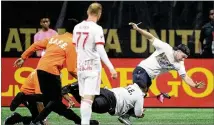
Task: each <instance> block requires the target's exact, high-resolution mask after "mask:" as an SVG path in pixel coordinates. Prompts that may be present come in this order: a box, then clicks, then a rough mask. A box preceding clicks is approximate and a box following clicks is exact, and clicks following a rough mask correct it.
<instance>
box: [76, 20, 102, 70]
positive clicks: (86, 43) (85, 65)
mask: <svg viewBox="0 0 214 125" xmlns="http://www.w3.org/2000/svg"><path fill="white" fill-rule="evenodd" d="M73 43H74V44H75V45H76V50H77V63H78V64H77V68H78V71H89V70H94V69H95V70H101V68H102V67H101V61H100V56H99V54H98V52H97V50H96V44H105V39H104V34H103V28H102V27H101V26H99V25H97V24H96V23H95V22H93V21H82V22H81V23H79V24H77V25H76V26H75V27H74V31H73Z"/></svg>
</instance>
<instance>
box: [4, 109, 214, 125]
mask: <svg viewBox="0 0 214 125" xmlns="http://www.w3.org/2000/svg"><path fill="white" fill-rule="evenodd" d="M73 110H74V111H75V112H76V113H77V114H79V108H73ZM16 112H19V113H20V114H21V115H23V116H24V115H30V113H29V111H28V110H27V109H26V108H18V109H17V110H16ZM10 114H12V112H11V111H10V110H9V108H7V107H2V108H1V124H2V125H3V123H4V120H5V119H6V117H7V116H9V115H10ZM145 114H146V115H145V117H144V118H142V119H136V118H131V121H132V123H133V125H214V109H213V108H209V109H203V108H147V110H146V112H145ZM117 118H118V117H117V116H110V115H109V114H96V113H93V115H92V119H96V120H98V121H99V122H100V124H101V125H122V124H121V123H120V122H119V121H118V120H117ZM48 121H49V123H50V124H51V125H74V123H73V122H72V121H69V120H67V119H65V118H64V117H61V116H59V115H57V114H56V113H51V114H50V115H49V116H48Z"/></svg>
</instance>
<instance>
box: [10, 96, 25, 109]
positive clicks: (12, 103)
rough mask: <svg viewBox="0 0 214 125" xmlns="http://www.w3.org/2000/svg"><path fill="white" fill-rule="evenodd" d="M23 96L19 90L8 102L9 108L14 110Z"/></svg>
mask: <svg viewBox="0 0 214 125" xmlns="http://www.w3.org/2000/svg"><path fill="white" fill-rule="evenodd" d="M23 97H24V93H22V92H19V93H18V94H17V95H16V96H15V98H14V99H13V100H12V102H11V104H10V110H11V111H15V110H16V108H17V107H18V106H19V105H20V104H21V103H22V101H23Z"/></svg>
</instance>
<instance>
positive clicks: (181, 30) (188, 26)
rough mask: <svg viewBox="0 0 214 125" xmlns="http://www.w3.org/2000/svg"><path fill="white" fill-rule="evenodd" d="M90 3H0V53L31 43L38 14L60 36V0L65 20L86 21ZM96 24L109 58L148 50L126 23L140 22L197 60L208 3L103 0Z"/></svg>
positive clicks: (14, 53)
mask: <svg viewBox="0 0 214 125" xmlns="http://www.w3.org/2000/svg"><path fill="white" fill-rule="evenodd" d="M90 3H91V2H72V1H69V2H39V1H32V2H24V1H23V2H14V1H13V2H9V1H3V2H2V15H1V17H2V29H1V31H2V34H1V37H2V39H1V46H2V48H1V49H2V50H1V51H2V57H18V56H20V54H21V53H22V52H23V51H24V50H25V49H26V48H28V47H29V46H30V45H31V44H32V42H33V35H34V34H35V33H36V32H37V31H38V28H39V27H40V26H39V21H40V18H41V17H43V16H44V15H48V16H49V17H50V19H51V27H52V28H54V29H55V30H57V31H58V32H59V33H60V34H61V33H63V32H65V31H64V30H63V25H62V24H61V25H56V24H57V22H58V21H60V20H62V18H60V20H58V17H59V15H60V12H61V9H62V6H63V4H65V5H66V7H67V8H66V11H65V12H63V13H64V14H65V20H66V19H71V18H75V19H77V20H79V21H81V20H84V19H86V17H87V15H86V10H87V7H88V5H89V4H90ZM100 3H101V4H102V5H103V15H102V19H101V20H100V22H99V24H100V25H101V26H102V27H103V28H104V29H105V30H104V33H105V38H106V45H105V48H106V51H107V52H108V55H109V57H111V58H114V57H116V58H123V57H128V58H137V57H144V58H145V57H148V56H149V54H151V53H152V52H153V51H154V48H153V47H152V46H151V45H150V44H149V42H148V41H146V40H145V38H143V37H141V36H140V34H139V33H136V32H135V31H134V30H131V29H130V27H129V26H128V23H129V22H130V21H133V22H142V24H141V25H140V27H141V28H144V29H147V30H148V31H150V32H151V33H152V34H154V35H155V36H157V37H159V38H160V39H162V40H163V41H166V42H167V43H169V44H170V45H172V46H175V45H178V44H180V43H184V44H187V45H188V46H189V48H190V49H191V54H192V55H191V56H190V57H192V58H200V55H199V49H198V45H197V43H198V42H199V34H200V28H201V27H202V26H203V25H204V24H205V23H206V22H208V14H209V9H210V8H213V6H214V2H198V1H197V2H194V1H191V2H181V1H179V2H173V1H170V2H145V1H142V2H141V1H138V2H123V1H117V2H113V1H105V2H104V1H103V2H100Z"/></svg>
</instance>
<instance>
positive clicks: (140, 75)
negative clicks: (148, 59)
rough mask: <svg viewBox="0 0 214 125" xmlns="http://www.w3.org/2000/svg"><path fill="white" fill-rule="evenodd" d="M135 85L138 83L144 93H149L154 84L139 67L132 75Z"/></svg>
mask: <svg viewBox="0 0 214 125" xmlns="http://www.w3.org/2000/svg"><path fill="white" fill-rule="evenodd" d="M132 79H133V83H136V84H137V85H138V86H139V87H140V88H142V89H143V90H144V92H145V93H146V92H148V89H149V87H150V86H151V84H152V80H151V78H150V77H149V75H148V74H147V72H146V70H145V69H143V68H142V67H139V66H137V67H136V68H135V69H134V71H133V73H132Z"/></svg>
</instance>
